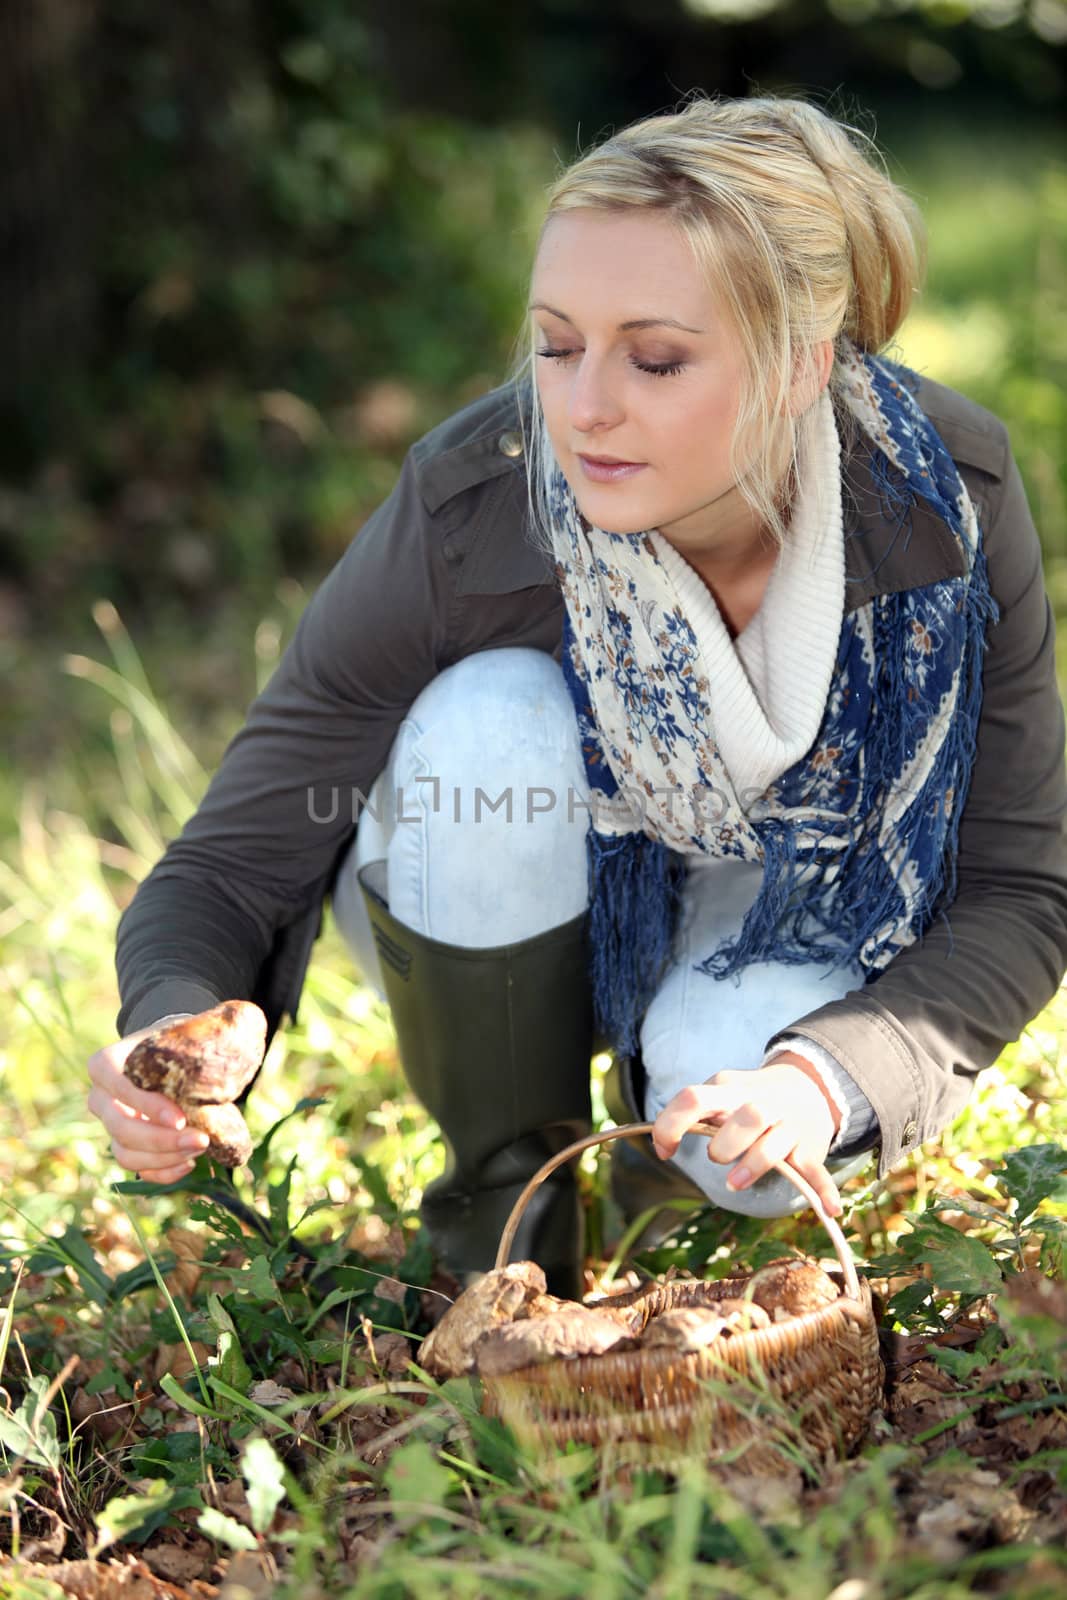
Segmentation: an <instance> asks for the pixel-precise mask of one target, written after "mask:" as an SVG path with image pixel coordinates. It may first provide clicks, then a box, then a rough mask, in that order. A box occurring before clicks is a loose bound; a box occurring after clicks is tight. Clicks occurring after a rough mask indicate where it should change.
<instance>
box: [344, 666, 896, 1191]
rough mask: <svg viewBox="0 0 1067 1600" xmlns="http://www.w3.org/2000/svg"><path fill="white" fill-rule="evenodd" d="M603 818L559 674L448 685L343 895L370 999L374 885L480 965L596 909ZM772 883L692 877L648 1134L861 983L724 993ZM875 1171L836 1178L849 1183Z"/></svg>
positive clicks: (820, 981) (389, 775) (656, 1040)
mask: <svg viewBox="0 0 1067 1600" xmlns="http://www.w3.org/2000/svg"><path fill="white" fill-rule="evenodd" d="M588 800H589V787H588V783H587V780H586V775H585V766H584V763H583V760H582V752H581V748H580V743H579V738H578V730H577V725H576V723H575V718H574V710H573V707H572V705H571V700H570V696H569V694H568V692H567V688H566V685H565V683H564V681H563V673H562V671H561V669H560V667H559V666H558V664H557V663H556V662H555V661H554V660H553V659H552V657H551V656H548V655H546V654H544V653H543V652H542V651H538V650H523V649H505V650H492V651H486V652H484V653H481V654H478V655H473V656H468V657H466V658H465V659H464V660H462V661H460V662H457V663H456V665H455V666H453V667H449V668H447V669H446V670H445V671H444V672H442V673H440V674H439V675H438V676H437V677H436V678H435V679H434V680H433V681H432V682H431V683H430V684H428V685H427V687H426V688H425V689H424V690H423V692H422V693H421V694H420V695H419V697H418V699H417V700H416V701H415V703H414V704H413V705H412V707H411V709H410V711H409V712H408V715H407V716H406V717H405V719H404V722H403V724H402V725H401V727H400V730H399V732H398V734H397V736H396V739H395V740H394V742H393V747H392V750H391V751H390V754H389V759H388V762H387V764H386V766H385V769H384V770H383V771H382V772H381V773H380V774H379V776H378V779H377V781H376V782H375V784H374V786H373V788H372V790H371V793H370V795H369V796H368V797H367V806H366V808H365V809H364V811H363V813H362V815H361V817H360V820H359V824H358V827H357V830H356V836H355V839H354V841H353V844H352V846H351V847H350V849H349V851H348V853H347V855H346V857H345V859H344V860H343V862H342V864H341V869H340V872H339V875H338V878H337V883H336V886H335V889H334V897H333V906H334V913H335V916H336V919H337V924H338V927H339V928H340V931H341V933H342V935H343V937H344V939H345V942H346V944H347V945H348V948H349V949H350V951H351V953H352V956H353V959H354V960H355V962H356V965H357V966H358V968H359V970H360V972H361V973H362V975H363V977H364V979H365V981H366V982H367V983H368V984H370V985H371V986H372V987H373V988H374V989H376V990H377V992H378V993H379V994H380V995H381V996H382V998H383V999H384V998H385V985H384V983H383V980H382V975H381V969H380V966H379V964H378V955H377V951H376V949H375V945H374V938H373V935H372V933H371V928H370V923H369V922H368V919H367V913H366V908H365V906H364V902H363V896H362V893H361V891H360V888H359V884H358V881H357V876H356V875H357V872H358V871H359V870H360V869H361V868H367V869H369V875H370V877H371V879H372V881H373V883H374V887H375V888H376V889H377V890H378V891H379V892H380V893H382V894H383V896H384V898H385V899H386V900H387V902H388V905H389V910H390V911H391V913H392V915H393V916H394V917H396V918H397V919H398V921H400V922H403V923H405V924H406V925H407V926H408V927H410V928H413V929H414V930H415V931H416V932H418V933H421V934H424V935H426V936H428V937H430V938H433V939H439V940H441V941H442V942H443V943H446V944H453V945H461V946H464V947H465V948H468V949H487V948H492V947H494V946H497V945H503V944H515V943H518V942H519V941H521V940H523V939H528V938H532V937H533V936H534V935H536V934H539V933H545V932H547V931H548V930H549V929H550V928H555V927H558V926H559V925H560V924H561V923H564V922H569V921H571V920H572V919H573V918H574V917H576V916H578V915H579V914H580V913H581V912H582V911H583V910H584V909H585V907H586V906H587V904H588V886H587V870H586V846H585V836H586V831H587V828H588V825H589V811H588V809H587V808H588ZM759 881H760V869H759V867H758V866H753V865H751V864H749V863H745V862H735V861H704V860H701V861H699V862H697V863H696V864H695V865H694V866H692V867H691V869H690V871H689V874H688V878H687V882H686V888H685V892H684V896H683V905H682V917H681V925H680V930H679V938H678V944H677V954H676V959H675V961H674V964H673V965H672V967H671V968H670V969H669V971H668V972H667V975H666V977H665V978H664V980H663V983H662V984H661V986H660V988H659V990H658V992H657V994H656V996H655V998H654V999H653V1001H652V1004H651V1006H650V1007H649V1009H648V1012H647V1013H646V1015H645V1020H644V1024H643V1026H642V1029H641V1057H642V1060H643V1062H644V1067H645V1071H646V1073H647V1075H648V1082H647V1086H646V1090H645V1115H646V1118H647V1120H649V1121H653V1120H654V1119H655V1118H656V1117H657V1116H658V1114H659V1112H660V1111H662V1109H663V1107H664V1106H665V1105H666V1104H667V1102H668V1101H669V1100H671V1099H672V1098H673V1096H674V1095H675V1094H677V1092H678V1090H679V1089H682V1088H684V1087H685V1086H686V1085H687V1084H692V1083H702V1082H703V1081H704V1080H705V1079H707V1078H709V1077H711V1076H712V1074H713V1073H715V1072H719V1071H721V1070H723V1069H724V1068H731V1069H733V1070H735V1071H745V1070H752V1069H755V1068H756V1067H758V1066H759V1064H760V1062H761V1061H762V1059H763V1054H764V1048H765V1046H766V1043H767V1041H768V1040H769V1039H770V1038H771V1037H772V1036H773V1035H774V1034H775V1033H777V1032H779V1031H780V1030H781V1029H783V1028H786V1027H788V1026H789V1025H790V1024H791V1023H793V1022H795V1021H796V1020H797V1018H799V1017H802V1016H804V1015H805V1013H806V1012H808V1011H812V1010H814V1009H815V1008H816V1007H818V1006H820V1005H823V1004H825V1003H826V1002H827V1001H830V1000H835V999H838V998H839V997H840V996H841V995H842V994H844V993H845V992H846V991H847V990H848V989H852V988H855V987H856V985H857V984H858V983H859V982H861V981H862V978H861V976H860V975H859V974H858V973H857V972H841V971H837V972H834V971H831V970H829V969H827V968H825V967H823V966H819V965H817V964H814V963H813V964H811V965H809V966H799V967H798V966H781V965H778V964H777V963H773V962H760V963H754V964H753V965H752V966H749V967H747V968H746V969H745V970H744V972H742V973H741V974H740V975H739V976H737V977H735V978H727V979H721V980H720V979H716V978H710V977H708V976H707V975H706V974H704V973H701V972H697V971H695V970H694V967H695V965H696V963H697V962H699V961H701V960H703V959H704V958H705V957H706V956H708V955H709V954H710V953H711V952H712V951H713V950H714V949H715V948H716V947H717V946H718V945H719V944H720V943H721V942H722V940H723V939H725V938H727V937H728V936H729V935H731V934H732V933H734V932H736V931H737V929H738V928H739V927H740V924H741V920H742V918H743V917H744V914H745V911H746V910H747V909H748V907H749V905H750V904H751V903H752V900H753V899H754V898H755V894H756V892H757V889H758V887H759ZM868 1160H869V1155H868V1154H867V1153H864V1154H863V1155H861V1156H858V1157H853V1158H852V1159H851V1160H849V1161H847V1162H844V1163H841V1162H838V1163H834V1162H831V1163H829V1165H830V1168H831V1170H835V1168H836V1174H835V1175H836V1176H837V1177H838V1178H839V1179H843V1178H844V1177H847V1176H850V1175H851V1174H852V1173H853V1172H855V1171H858V1170H859V1169H860V1167H862V1166H864V1165H865V1164H866V1163H867V1161H868ZM675 1163H676V1165H677V1166H679V1167H681V1168H682V1169H683V1171H684V1172H686V1174H687V1175H688V1176H689V1177H690V1178H691V1179H692V1180H693V1181H694V1182H695V1183H696V1184H697V1186H698V1187H699V1188H700V1189H702V1190H703V1191H704V1193H705V1194H706V1195H707V1196H708V1197H709V1199H711V1200H714V1201H715V1202H716V1203H717V1204H718V1205H721V1206H723V1207H725V1208H727V1209H728V1210H731V1211H736V1212H743V1213H745V1214H746V1215H749V1216H759V1217H777V1216H785V1215H787V1214H789V1213H790V1212H793V1211H796V1210H800V1209H802V1207H803V1206H804V1205H805V1204H806V1201H804V1200H803V1199H802V1198H801V1197H800V1195H799V1193H798V1192H797V1190H796V1189H794V1188H793V1186H792V1185H791V1184H789V1183H787V1181H786V1180H785V1179H784V1178H781V1177H779V1176H778V1175H777V1174H774V1173H770V1174H768V1175H767V1176H766V1177H764V1178H761V1179H760V1180H759V1181H758V1182H757V1183H755V1184H754V1185H753V1186H752V1187H751V1188H750V1189H747V1190H744V1191H742V1192H741V1193H737V1194H735V1193H734V1192H733V1190H731V1189H728V1188H727V1187H726V1177H727V1174H728V1173H729V1170H730V1168H729V1167H728V1166H724V1165H722V1164H720V1163H717V1162H713V1161H711V1160H710V1159H709V1157H708V1154H707V1141H706V1139H704V1138H701V1137H700V1136H698V1135H695V1134H694V1135H689V1136H687V1137H686V1138H685V1139H683V1141H682V1144H681V1146H680V1148H679V1150H678V1153H677V1155H676V1157H675Z"/></svg>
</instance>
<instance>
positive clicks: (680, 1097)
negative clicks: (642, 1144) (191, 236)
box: [652, 1083, 741, 1160]
mask: <svg viewBox="0 0 1067 1600" xmlns="http://www.w3.org/2000/svg"><path fill="white" fill-rule="evenodd" d="M740 1098H741V1097H740V1096H739V1095H738V1093H737V1091H736V1089H733V1088H731V1087H729V1086H723V1085H721V1084H717V1083H690V1084H688V1085H687V1086H686V1087H685V1088H684V1089H679V1091H678V1093H677V1094H676V1095H675V1096H674V1099H673V1100H669V1101H668V1102H667V1104H666V1105H665V1106H664V1108H663V1110H662V1111H661V1112H660V1114H659V1116H658V1117H657V1118H656V1120H655V1122H654V1123H653V1125H652V1143H653V1144H654V1146H655V1149H656V1154H657V1155H658V1156H659V1157H660V1158H661V1159H662V1160H667V1159H668V1158H669V1157H671V1156H673V1155H674V1153H675V1151H676V1150H677V1148H678V1146H679V1144H680V1143H681V1142H682V1139H683V1138H684V1136H685V1135H686V1134H687V1133H688V1132H689V1130H690V1129H691V1128H692V1127H693V1125H694V1123H697V1122H720V1123H721V1122H723V1121H725V1119H726V1118H727V1117H728V1116H729V1115H730V1113H731V1112H732V1111H733V1110H734V1109H735V1107H736V1106H737V1104H738V1101H739V1099H740Z"/></svg>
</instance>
